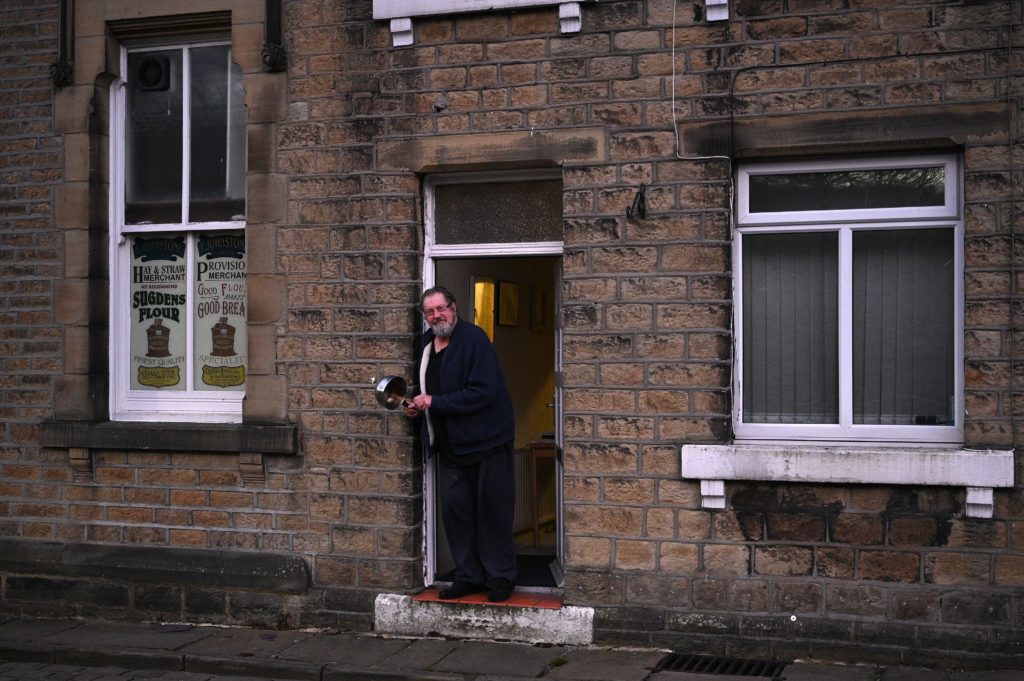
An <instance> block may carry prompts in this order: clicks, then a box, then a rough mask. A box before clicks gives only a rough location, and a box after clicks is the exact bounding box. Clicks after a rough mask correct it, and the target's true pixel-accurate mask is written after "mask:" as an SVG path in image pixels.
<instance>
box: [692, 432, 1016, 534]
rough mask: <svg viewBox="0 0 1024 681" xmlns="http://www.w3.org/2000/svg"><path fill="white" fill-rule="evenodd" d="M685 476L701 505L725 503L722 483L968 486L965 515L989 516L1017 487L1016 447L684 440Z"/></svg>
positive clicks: (722, 504)
mask: <svg viewBox="0 0 1024 681" xmlns="http://www.w3.org/2000/svg"><path fill="white" fill-rule="evenodd" d="M681 455H682V477H683V478H687V479H697V480H700V491H701V505H702V506H703V507H704V508H725V481H726V480H737V481H740V480H742V481H768V482H808V483H830V484H880V485H928V486H944V487H965V488H966V490H967V509H966V515H967V517H970V518H991V517H992V514H993V504H994V502H993V493H992V490H993V489H994V488H997V487H1013V476H1014V454H1013V451H1012V450H1008V451H1002V450H981V449H956V448H940V447H906V448H901V447H893V446H886V447H870V446H865V447H851V446H826V445H811V444H798V445H781V444H768V443H766V444H752V443H743V444H731V445H684V446H683V447H682V451H681Z"/></svg>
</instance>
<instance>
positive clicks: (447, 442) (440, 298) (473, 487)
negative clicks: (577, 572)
mask: <svg viewBox="0 0 1024 681" xmlns="http://www.w3.org/2000/svg"><path fill="white" fill-rule="evenodd" d="M420 306H421V308H422V310H423V316H424V318H425V319H426V320H427V324H428V325H429V326H430V329H429V330H428V331H427V332H426V333H424V334H423V353H422V355H421V359H420V364H419V379H420V386H421V394H419V395H417V396H416V397H414V398H413V399H412V401H411V403H409V404H408V405H407V406H406V409H405V413H406V415H407V416H409V417H410V418H416V417H420V416H421V415H422V416H423V419H422V433H423V439H424V442H428V443H429V448H430V449H429V451H430V453H431V455H437V457H438V461H439V464H440V465H439V466H438V483H439V484H438V487H439V489H440V494H441V517H442V520H443V522H444V529H445V533H446V534H447V535H448V544H449V546H450V547H451V551H452V558H454V560H455V579H454V581H453V583H452V585H451V586H449V587H447V588H445V589H443V590H442V591H441V593H440V596H441V598H461V597H462V596H466V595H468V594H472V593H476V592H478V591H487V600H489V601H491V602H494V603H497V602H501V601H506V600H508V598H509V596H511V594H512V590H513V589H514V588H515V580H516V557H515V540H514V539H513V536H512V522H513V514H514V510H515V453H514V450H513V441H514V439H515V417H514V415H513V413H512V399H511V397H509V394H508V389H507V388H506V387H505V378H504V376H503V375H502V373H501V367H500V366H499V365H498V356H497V353H495V351H494V346H492V345H491V341H490V339H489V338H488V337H487V334H486V333H484V331H483V329H481V328H480V327H478V326H476V325H475V324H472V323H471V322H468V321H466V320H464V319H459V316H458V310H457V309H456V305H455V296H453V295H452V294H451V292H450V291H449V290H448V289H446V288H443V287H441V286H436V287H434V288H430V289H427V290H426V291H424V292H423V295H422V296H420Z"/></svg>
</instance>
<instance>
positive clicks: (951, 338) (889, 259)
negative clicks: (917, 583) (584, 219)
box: [733, 154, 964, 444]
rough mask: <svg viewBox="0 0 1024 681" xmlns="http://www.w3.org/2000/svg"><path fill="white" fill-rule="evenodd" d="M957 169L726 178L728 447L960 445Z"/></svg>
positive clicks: (943, 165) (939, 162) (782, 167)
mask: <svg viewBox="0 0 1024 681" xmlns="http://www.w3.org/2000/svg"><path fill="white" fill-rule="evenodd" d="M960 178H961V173H960V165H959V160H958V158H957V156H956V155H953V154H942V155H916V156H900V157H886V158H860V159H847V160H815V161H806V162H786V163H752V164H747V165H744V166H742V167H740V169H739V171H738V176H737V213H736V216H737V218H736V229H735V239H734V272H735V275H734V301H735V329H736V368H735V373H734V390H735V400H734V414H733V417H734V429H735V435H736V439H737V441H740V442H742V441H759V440H760V441H765V440H771V441H781V442H784V441H817V442H840V443H856V442H874V443H886V442H889V443H919V444H941V443H946V444H952V443H960V442H962V441H963V411H964V407H963V343H962V338H963V266H964V265H963V257H964V256H963V239H964V234H963V232H964V228H963V217H962V211H961V208H960V206H961V180H960Z"/></svg>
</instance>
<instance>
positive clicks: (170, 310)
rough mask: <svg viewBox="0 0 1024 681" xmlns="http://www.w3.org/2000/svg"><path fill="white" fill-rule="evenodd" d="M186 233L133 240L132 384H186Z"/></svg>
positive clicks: (133, 386) (176, 386)
mask: <svg viewBox="0 0 1024 681" xmlns="http://www.w3.org/2000/svg"><path fill="white" fill-rule="evenodd" d="M186 277H187V272H186V260H185V237H184V236H182V235H180V234H169V235H161V236H153V237H142V236H137V237H135V238H134V239H133V241H132V267H131V320H132V322H131V389H132V390H185V389H186V388H187V386H186V385H185V375H184V369H185V353H186V351H187V347H188V342H187V341H188V339H187V338H186V334H187V333H188V329H187V326H188V325H187V316H186V315H187V314H188V312H187V310H188V308H187V300H188V295H187V292H188V285H187V279H186Z"/></svg>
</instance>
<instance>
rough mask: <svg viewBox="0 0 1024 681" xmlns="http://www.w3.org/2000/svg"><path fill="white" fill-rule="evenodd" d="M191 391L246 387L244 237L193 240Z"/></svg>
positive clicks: (238, 234)
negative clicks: (193, 385)
mask: <svg viewBox="0 0 1024 681" xmlns="http://www.w3.org/2000/svg"><path fill="white" fill-rule="evenodd" d="M195 249H196V251H195V264H196V269H195V274H196V276H195V303H194V320H193V326H194V328H195V337H194V338H195V347H194V357H195V364H194V369H193V371H194V372H195V389H196V390H243V389H244V387H245V366H246V332H245V291H246V288H245V235H244V234H243V233H242V232H229V233H217V234H199V235H197V236H196V239H195Z"/></svg>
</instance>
